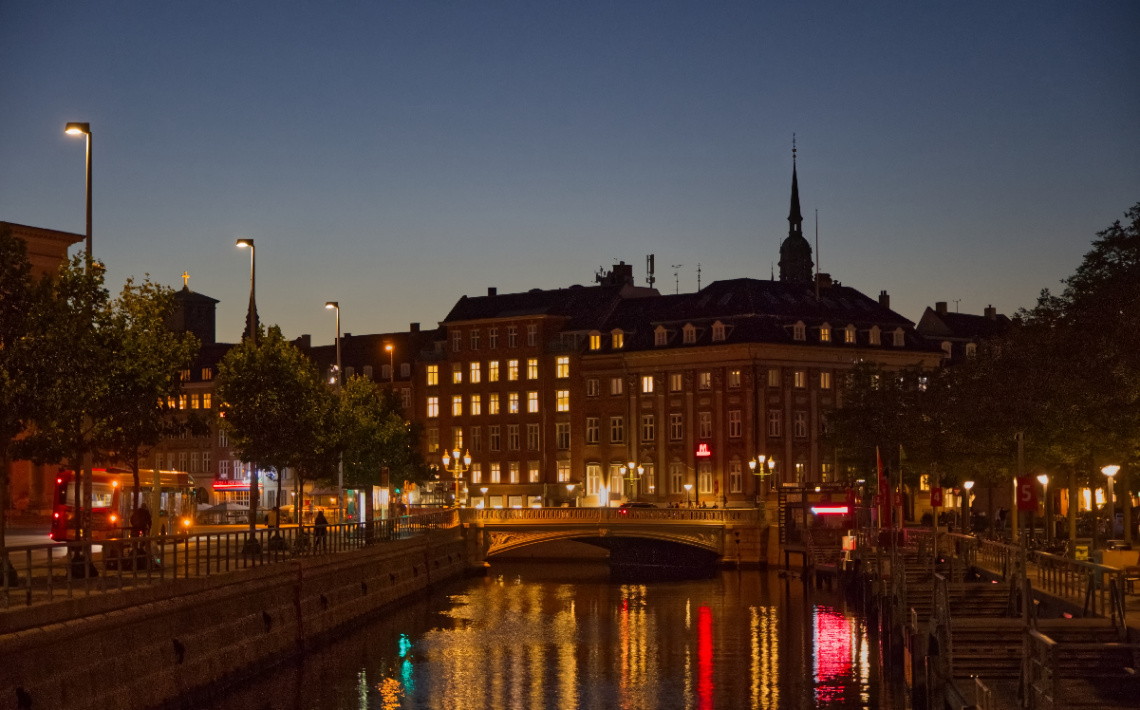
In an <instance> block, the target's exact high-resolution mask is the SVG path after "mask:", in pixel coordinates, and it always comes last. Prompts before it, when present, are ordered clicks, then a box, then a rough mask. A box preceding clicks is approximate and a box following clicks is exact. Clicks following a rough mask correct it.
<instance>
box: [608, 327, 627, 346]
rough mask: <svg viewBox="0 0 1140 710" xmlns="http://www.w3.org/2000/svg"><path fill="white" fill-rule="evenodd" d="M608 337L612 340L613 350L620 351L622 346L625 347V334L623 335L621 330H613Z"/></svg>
mask: <svg viewBox="0 0 1140 710" xmlns="http://www.w3.org/2000/svg"><path fill="white" fill-rule="evenodd" d="M610 335H611V336H612V338H613V349H614V350H621V349H622V346H624V345H625V333H623V332H622V331H621V329H620V328H618V329H615V330H613V331H612V332H611V333H610Z"/></svg>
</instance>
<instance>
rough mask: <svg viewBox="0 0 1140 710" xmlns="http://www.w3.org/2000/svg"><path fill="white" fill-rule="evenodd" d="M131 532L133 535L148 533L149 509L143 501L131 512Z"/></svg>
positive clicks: (141, 535)
mask: <svg viewBox="0 0 1140 710" xmlns="http://www.w3.org/2000/svg"><path fill="white" fill-rule="evenodd" d="M129 522H130V526H131V534H132V535H134V536H135V537H146V536H147V535H149V534H150V524H151V520H150V510H149V509H148V508H147V507H146V503H143V504H142V505H140V506H139V507H138V508H135V512H133V513H131V519H130V521H129Z"/></svg>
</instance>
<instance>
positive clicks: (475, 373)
mask: <svg viewBox="0 0 1140 710" xmlns="http://www.w3.org/2000/svg"><path fill="white" fill-rule="evenodd" d="M482 381H483V367H482V364H481V363H478V362H473V363H471V384H473V385H477V384H479V383H480V382H482Z"/></svg>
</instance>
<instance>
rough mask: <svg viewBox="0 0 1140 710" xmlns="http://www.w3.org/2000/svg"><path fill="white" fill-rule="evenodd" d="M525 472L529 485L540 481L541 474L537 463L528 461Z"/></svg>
mask: <svg viewBox="0 0 1140 710" xmlns="http://www.w3.org/2000/svg"><path fill="white" fill-rule="evenodd" d="M535 448H538V447H535ZM526 472H527V475H526V477H527V480H528V481H530V482H531V483H539V482H540V481H541V474H540V473H539V469H538V462H537V461H528V462H527V464H526Z"/></svg>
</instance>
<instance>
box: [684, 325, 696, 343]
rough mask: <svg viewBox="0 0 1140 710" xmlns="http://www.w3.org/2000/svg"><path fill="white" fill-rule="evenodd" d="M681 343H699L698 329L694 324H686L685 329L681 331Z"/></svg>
mask: <svg viewBox="0 0 1140 710" xmlns="http://www.w3.org/2000/svg"><path fill="white" fill-rule="evenodd" d="M681 334H682V335H681V342H683V343H685V344H686V345H688V344H690V343H695V342H697V329H696V328H695V327H693V324H692V323H686V324H685V327H684V328H682V329H681Z"/></svg>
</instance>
